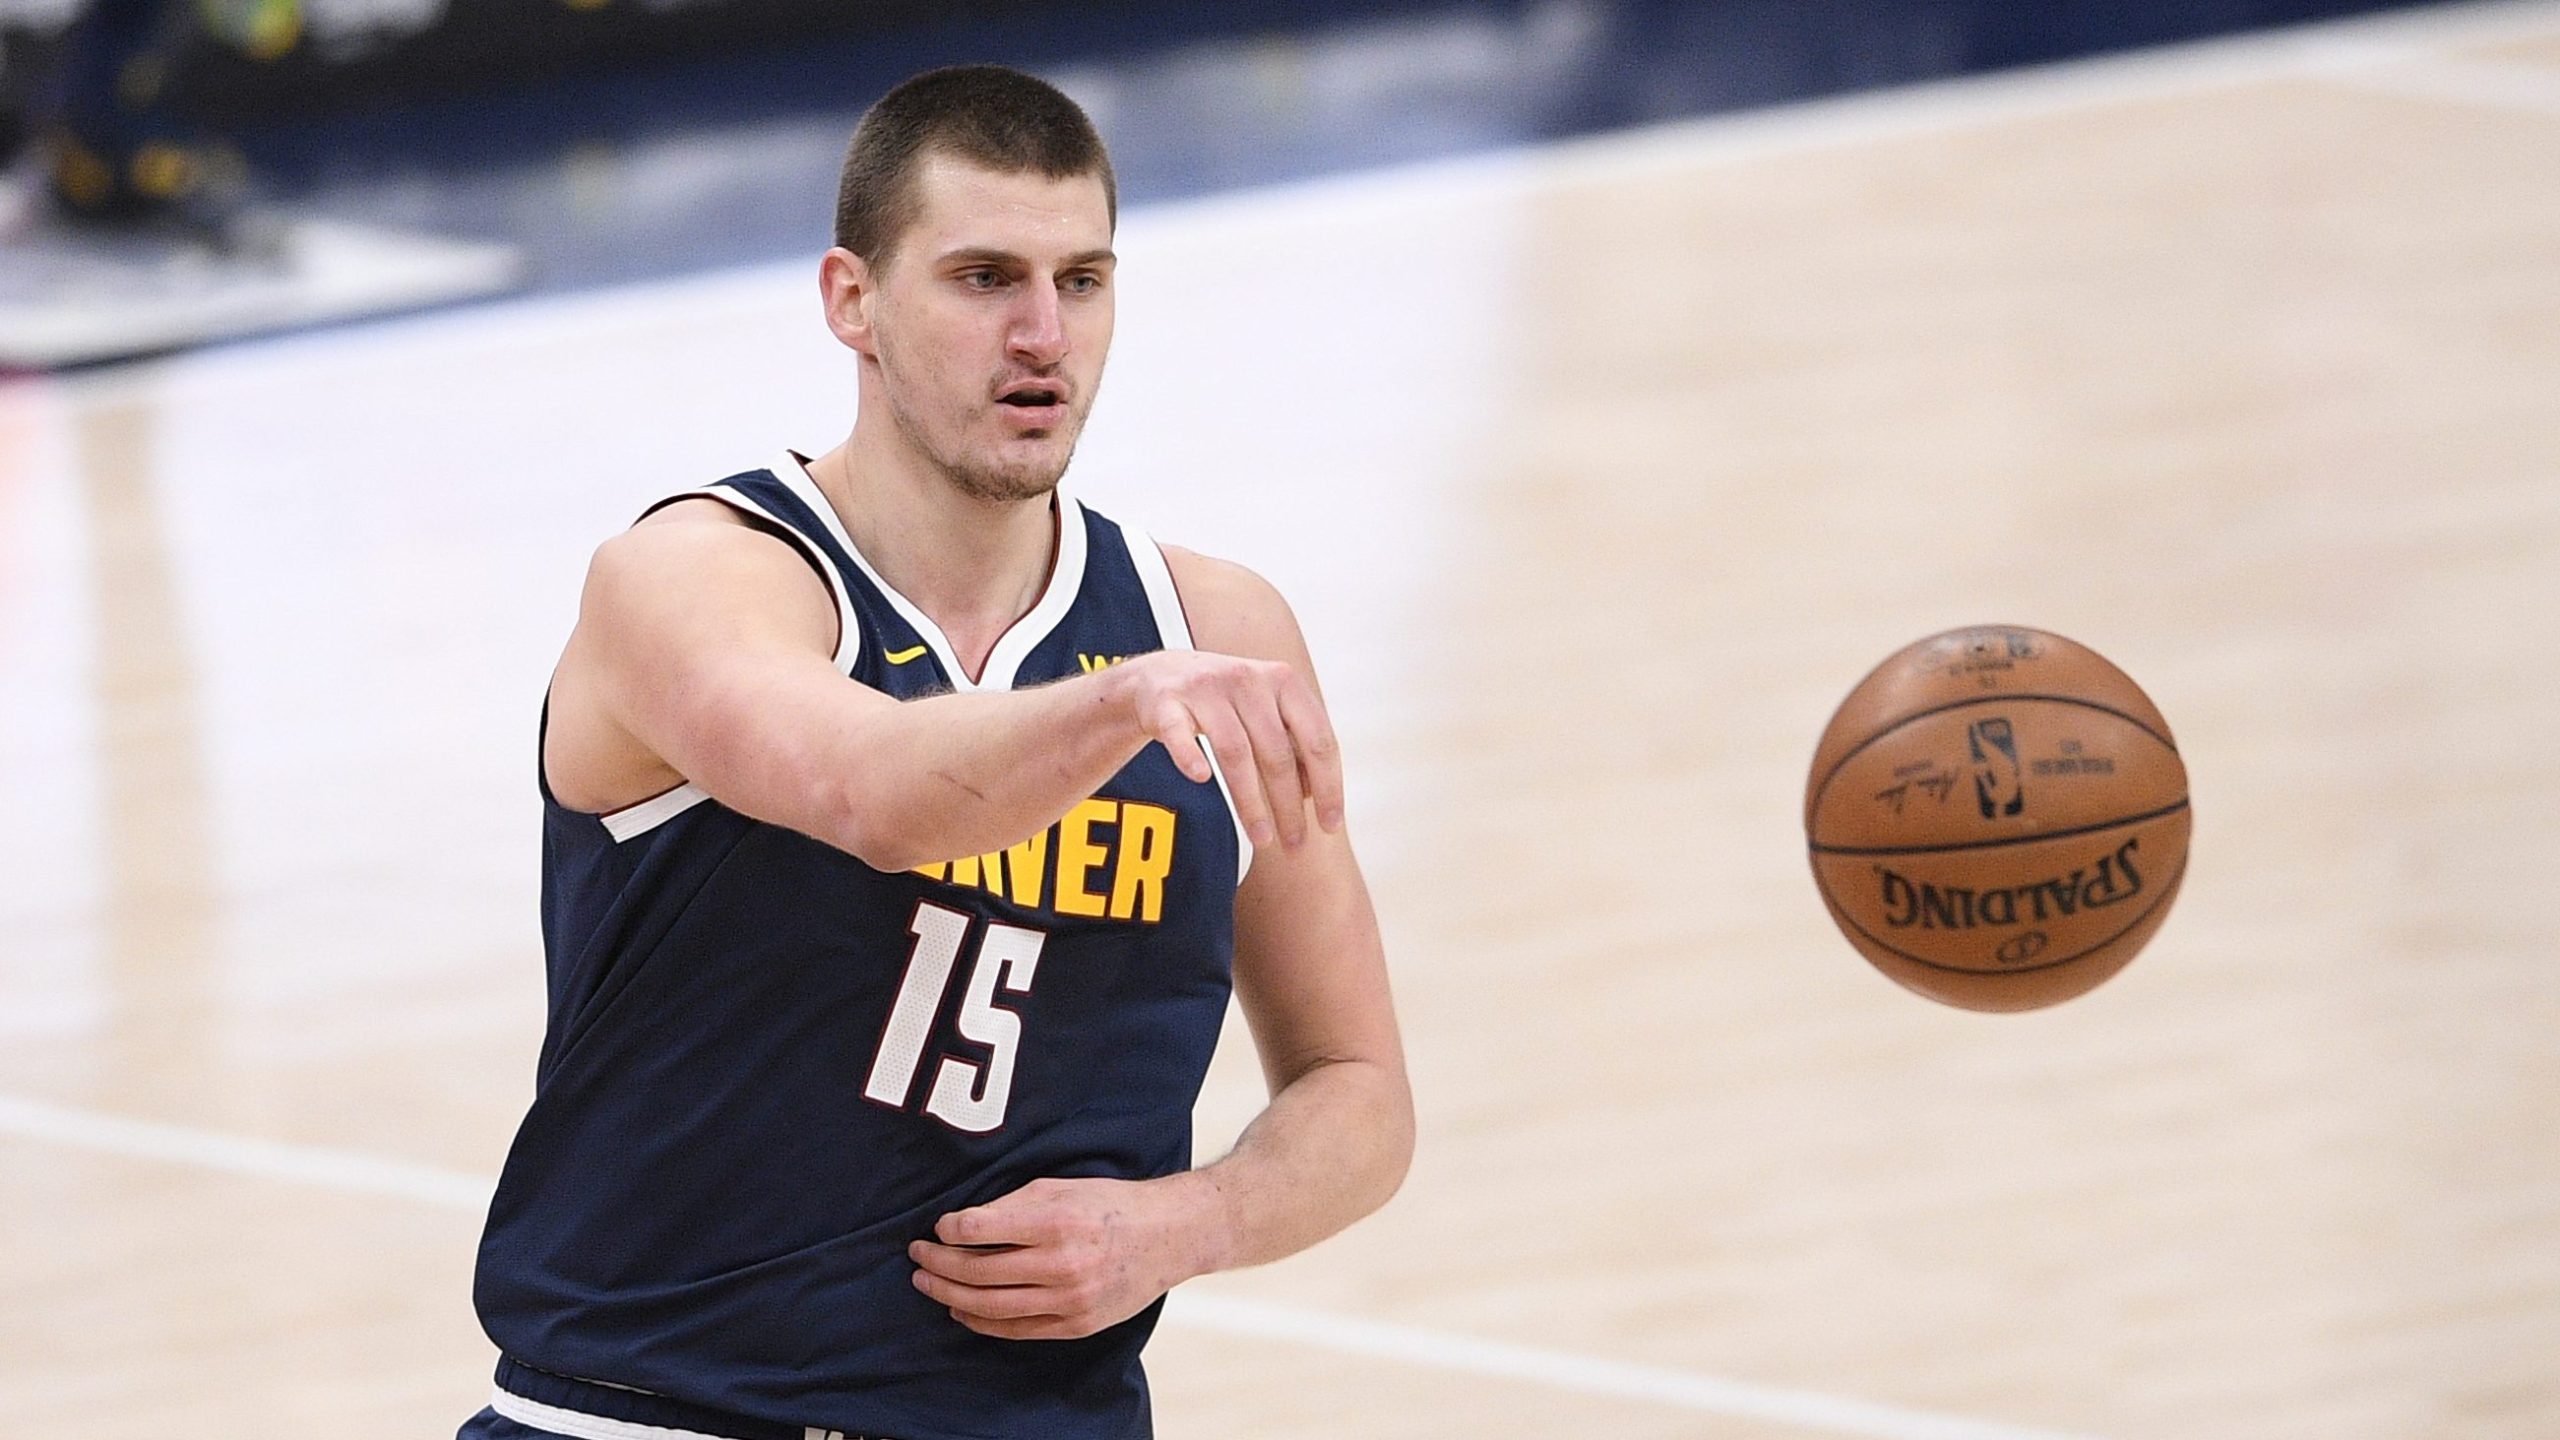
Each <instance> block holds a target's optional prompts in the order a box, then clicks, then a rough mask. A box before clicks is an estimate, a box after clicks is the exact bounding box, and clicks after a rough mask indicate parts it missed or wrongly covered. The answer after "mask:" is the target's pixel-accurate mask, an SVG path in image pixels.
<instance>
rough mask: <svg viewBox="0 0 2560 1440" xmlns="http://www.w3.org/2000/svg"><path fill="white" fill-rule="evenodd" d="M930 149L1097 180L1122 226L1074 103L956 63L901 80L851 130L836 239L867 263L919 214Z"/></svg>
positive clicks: (1111, 185)
mask: <svg viewBox="0 0 2560 1440" xmlns="http://www.w3.org/2000/svg"><path fill="white" fill-rule="evenodd" d="M930 153H941V154H946V155H951V156H955V157H957V158H959V159H962V160H966V161H969V162H971V163H972V164H977V165H983V166H985V167H986V168H988V169H990V170H1000V171H1006V172H1013V173H1019V172H1021V171H1026V170H1036V171H1038V172H1039V173H1041V174H1043V175H1046V176H1048V177H1049V178H1051V179H1053V180H1064V179H1067V178H1069V177H1071V176H1076V175H1099V176H1100V177H1102V195H1103V201H1104V203H1105V204H1106V205H1108V206H1109V207H1110V212H1111V223H1112V225H1113V226H1114V227H1115V228H1116V227H1117V226H1118V225H1119V223H1120V191H1119V187H1118V185H1117V184H1116V183H1115V182H1114V181H1113V180H1112V177H1111V156H1110V153H1109V152H1107V151H1105V150H1104V149H1103V148H1102V137H1101V136H1100V135H1099V134H1096V133H1095V131H1094V128H1093V122H1092V121H1091V120H1089V119H1087V118H1086V117H1085V113H1084V111H1083V110H1082V109H1081V108H1079V107H1078V106H1077V105H1076V102H1074V101H1073V100H1070V99H1068V98H1067V97H1066V96H1065V95H1063V94H1061V93H1059V91H1058V89H1057V87H1056V86H1053V85H1051V84H1049V83H1048V82H1047V81H1045V80H1040V79H1036V78H1034V77H1032V76H1029V75H1025V74H1023V73H1022V72H1021V71H1019V70H1010V69H1007V68H1006V67H1004V66H1002V65H954V66H951V67H949V68H947V69H942V70H928V71H926V72H925V73H923V74H921V75H918V76H916V77H914V78H913V79H911V80H907V81H905V82H903V83H901V84H900V85H899V86H898V87H897V88H896V89H894V90H892V91H890V92H889V93H888V94H886V95H883V96H881V97H880V102H879V103H878V104H876V105H874V106H872V107H871V109H870V110H869V111H868V112H867V113H865V114H864V115H863V117H862V123H861V124H860V125H858V126H856V127H854V132H853V143H852V144H851V145H850V146H848V147H846V150H845V157H844V177H843V179H842V180H841V181H839V182H838V184H837V186H836V234H835V243H837V244H838V245H841V246H843V247H844V248H845V249H847V250H850V251H852V252H853V253H854V254H856V255H859V256H861V257H862V258H863V259H864V260H865V261H866V262H868V263H870V264H872V265H878V264H881V263H882V262H883V261H885V260H886V259H887V258H888V252H889V250H890V248H891V247H892V246H893V245H894V244H895V243H896V242H897V239H898V237H899V235H900V234H902V233H903V232H904V231H905V230H906V228H907V226H908V225H909V224H911V223H913V222H914V220H915V218H916V204H917V202H916V194H915V173H916V168H917V166H918V164H919V163H920V162H921V160H922V158H923V157H924V156H925V155H927V154H930Z"/></svg>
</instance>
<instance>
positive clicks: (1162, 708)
mask: <svg viewBox="0 0 2560 1440" xmlns="http://www.w3.org/2000/svg"><path fill="white" fill-rule="evenodd" d="M1138 718H1139V723H1140V724H1143V725H1145V726H1146V727H1147V733H1148V734H1150V735H1153V736H1154V737H1156V738H1157V739H1158V740H1161V741H1163V742H1164V748H1165V752H1166V753H1167V754H1170V755H1171V756H1173V765H1174V768H1175V769H1177V770H1180V771H1181V772H1182V773H1183V774H1184V775H1185V776H1186V777H1188V778H1189V779H1190V780H1191V781H1192V783H1194V784H1198V785H1206V784H1208V783H1209V782H1210V780H1212V779H1213V778H1215V777H1214V776H1213V775H1212V773H1211V772H1210V769H1209V757H1208V756H1207V755H1206V754H1205V753H1203V752H1202V751H1201V749H1200V745H1199V736H1200V726H1199V725H1198V724H1197V723H1196V722H1194V721H1193V720H1192V718H1191V711H1190V710H1189V708H1187V707H1186V706H1184V705H1183V704H1182V702H1181V701H1179V700H1176V699H1174V698H1173V697H1172V696H1171V695H1166V696H1162V697H1160V698H1159V699H1158V700H1157V701H1156V702H1155V703H1154V704H1152V705H1151V706H1149V707H1148V709H1147V711H1146V713H1144V714H1143V715H1141V716H1139V717H1138Z"/></svg>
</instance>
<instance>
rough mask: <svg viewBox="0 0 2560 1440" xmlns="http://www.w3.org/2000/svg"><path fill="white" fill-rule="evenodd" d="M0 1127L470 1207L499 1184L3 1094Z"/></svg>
mask: <svg viewBox="0 0 2560 1440" xmlns="http://www.w3.org/2000/svg"><path fill="white" fill-rule="evenodd" d="M0 1133H6V1134H11V1135H16V1136H19V1137H21V1138H23V1139H28V1140H42V1141H46V1142H49V1143H51V1144H55V1145H68V1146H71V1147H74V1148H76V1149H81V1150H96V1151H101V1152H103V1153H105V1154H109V1155H122V1156H126V1157H128V1158H131V1159H136V1160H165V1161H168V1162H169V1163H171V1164H175V1165H194V1166H197V1167H200V1168H202V1169H206V1170H220V1171H223V1172H225V1173H226V1174H231V1175H246V1176H250V1177H252V1178H255V1179H259V1180H289V1181H292V1182H294V1183H295V1184H300V1185H314V1186H318V1187H319V1188H321V1189H324V1190H343V1191H345V1192H347V1193H349V1194H353V1195H388V1196H390V1197H392V1198H394V1199H398V1200H415V1201H418V1202H420V1203H421V1204H427V1205H441V1206H443V1207H445V1208H447V1209H451V1210H469V1211H472V1212H474V1213H475V1214H476V1213H480V1212H484V1211H486V1210H487V1209H488V1208H489V1194H490V1192H491V1191H492V1190H493V1189H495V1188H496V1187H495V1186H494V1185H493V1184H492V1183H491V1182H490V1181H488V1180H485V1179H482V1178H481V1177H480V1176H477V1175H467V1174H464V1173H463V1172H461V1171H459V1170H439V1169H436V1168H435V1167H433V1166H429V1165H416V1164H412V1163H410V1162H408V1161H405V1160H384V1159H380V1158H378V1157H376V1156H372V1155H360V1154H357V1153H356V1152H354V1151H351V1150H329V1149H324V1148H322V1147H320V1146H317V1145H295V1144H290V1143H288V1142H285V1141H281V1140H259V1139H255V1138H252V1137H250V1136H246V1135H225V1134H221V1133H219V1132H217V1131H212V1130H195V1129H190V1128H188V1127H186V1126H182V1125H163V1124H159V1123H157V1122H155V1121H149V1120H127V1119H125V1118H124V1117H123V1116H120V1115H102V1114H99V1113H98V1112H96V1111H94V1110H73V1109H70V1108H67V1107H65V1106H61V1105H48V1104H45V1103H44V1102H43V1101H40V1100H27V1099H22V1098H20V1097H18V1096H14V1095H0Z"/></svg>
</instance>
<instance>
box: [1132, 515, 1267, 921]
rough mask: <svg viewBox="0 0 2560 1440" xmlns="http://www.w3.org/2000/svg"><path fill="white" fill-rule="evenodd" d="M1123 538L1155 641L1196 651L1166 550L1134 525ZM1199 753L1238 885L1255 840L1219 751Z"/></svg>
mask: <svg viewBox="0 0 2560 1440" xmlns="http://www.w3.org/2000/svg"><path fill="white" fill-rule="evenodd" d="M1120 538H1121V540H1122V541H1123V542H1124V543H1126V544H1127V545H1128V547H1129V564H1130V566H1131V567H1132V568H1133V569H1135V570H1136V571H1137V572H1138V584H1139V586H1140V587H1141V588H1143V589H1144V590H1145V591H1146V592H1147V609H1148V610H1149V611H1150V612H1151V613H1152V614H1154V616H1155V621H1156V641H1157V643H1159V644H1161V645H1162V646H1163V647H1164V648H1165V649H1167V650H1194V649H1197V648H1199V647H1198V646H1195V645H1193V644H1192V643H1191V617H1190V615H1189V614H1188V613H1186V612H1185V611H1184V610H1183V608H1182V591H1181V590H1180V589H1179V588H1178V587H1177V586H1175V584H1174V583H1173V567H1172V566H1170V565H1167V564H1166V563H1165V559H1164V551H1163V549H1162V548H1161V547H1159V546H1158V545H1157V544H1156V542H1155V540H1154V538H1153V537H1152V536H1150V535H1148V534H1147V532H1145V531H1144V530H1140V529H1138V528H1136V527H1135V526H1131V525H1122V526H1121V527H1120ZM1198 743H1199V746H1200V753H1201V754H1203V755H1205V756H1207V757H1209V774H1210V777H1211V778H1212V779H1214V780H1216V781H1217V783H1218V795H1219V797H1220V798H1221V799H1223V800H1225V801H1226V802H1227V818H1228V819H1229V820H1230V821H1232V822H1234V824H1235V827H1236V883H1237V884H1238V885H1242V884H1243V883H1244V877H1245V875H1246V874H1247V873H1248V872H1250V871H1251V870H1252V869H1253V839H1252V837H1251V836H1248V835H1246V834H1245V833H1244V816H1242V815H1241V814H1239V813H1237V811H1236V797H1235V792H1234V790H1232V789H1231V788H1229V787H1228V785H1227V772H1226V770H1225V769H1224V768H1222V767H1221V766H1220V765H1219V764H1218V752H1217V751H1215V750H1212V749H1210V748H1209V742H1208V741H1207V740H1201V741H1199V742H1198Z"/></svg>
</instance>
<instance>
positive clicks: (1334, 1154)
mask: <svg viewBox="0 0 2560 1440" xmlns="http://www.w3.org/2000/svg"><path fill="white" fill-rule="evenodd" d="M1166 559H1167V561H1168V562H1169V565H1170V568H1171V569H1172V571H1173V575H1174V581H1175V584H1176V586H1177V587H1178V589H1179V590H1180V592H1181V595H1182V600H1183V605H1184V608H1185V610H1186V611H1187V612H1188V614H1189V615H1190V617H1191V625H1192V638H1193V641H1194V642H1195V643H1196V644H1197V645H1198V646H1199V647H1200V648H1201V649H1203V650H1214V651H1219V652H1222V653H1226V654H1232V655H1242V656H1247V657H1250V658H1254V659H1263V660H1279V661H1283V662H1286V663H1288V664H1290V665H1294V666H1296V667H1298V669H1299V671H1300V673H1301V674H1302V675H1304V676H1305V677H1306V678H1307V680H1308V683H1309V684H1310V685H1313V684H1314V679H1315V676H1314V668H1313V666H1312V665H1311V664H1310V662H1309V660H1308V657H1307V649H1306V642H1305V641H1304V639H1303V638H1302V637H1301V636H1300V634H1299V631H1298V624H1297V620H1296V618H1295V617H1294V616H1292V615H1291V614H1290V613H1289V607H1288V605H1287V604H1286V602H1284V601H1283V600H1282V599H1281V598H1280V595H1279V592H1278V591H1276V590H1274V589H1272V587H1271V586H1270V584H1269V583H1268V582H1266V581H1264V580H1263V579H1262V578H1261V577H1260V576H1257V575H1255V574H1253V573H1252V572H1251V571H1249V570H1246V569H1244V568H1243V567H1242V566H1238V565H1231V564H1228V563H1226V562H1224V561H1218V560H1211V559H1208V558H1206V557H1203V556H1199V555H1194V554H1191V553H1189V552H1187V551H1183V550H1178V549H1175V548H1173V547H1170V546H1168V547H1166ZM1319 693H1321V692H1319ZM1306 831H1307V835H1306V839H1305V840H1304V842H1302V843H1301V844H1299V845H1297V846H1295V847H1289V846H1280V845H1274V846H1266V847H1264V848H1262V849H1261V850H1259V851H1257V852H1256V853H1255V855H1254V858H1253V867H1252V869H1251V871H1250V872H1249V873H1248V874H1247V875H1246V877H1245V882H1244V884H1243V886H1242V887H1241V888H1240V889H1238V891H1237V892H1236V954H1235V984H1236V998H1237V1000H1238V1002H1239V1003H1240V1004H1242V1006H1243V1007H1244V1014H1245V1020H1246V1022H1247V1023H1248V1024H1249V1025H1250V1026H1251V1028H1252V1031H1253V1038H1254V1046H1255V1049H1256V1050H1257V1051H1258V1052H1259V1053H1260V1055H1261V1058H1262V1070H1263V1076H1264V1079H1265V1082H1266V1083H1267V1084H1268V1085H1269V1087H1270V1092H1271V1102H1270V1104H1269V1105H1268V1106H1267V1107H1265V1109H1264V1110H1263V1112H1262V1114H1261V1115H1260V1116H1258V1117H1257V1118H1256V1119H1255V1120H1254V1122H1253V1123H1252V1124H1251V1125H1250V1126H1248V1127H1246V1129H1245V1132H1244V1134H1243V1136H1242V1137H1240V1138H1239V1139H1238V1140H1237V1141H1236V1145H1235V1148H1234V1150H1232V1151H1230V1152H1229V1153H1228V1154H1227V1155H1226V1156H1225V1157H1224V1158H1223V1159H1220V1160H1219V1161H1217V1162H1216V1163H1215V1164H1212V1165H1207V1166H1204V1167H1202V1168H1200V1169H1197V1170H1190V1171H1185V1172H1183V1173H1181V1174H1178V1175H1170V1176H1166V1177H1164V1178H1163V1179H1160V1180H1145V1181H1127V1180H1096V1179H1081V1180H1062V1179H1050V1180H1037V1181H1034V1182H1032V1183H1031V1184H1029V1185H1026V1186H1024V1187H1023V1188H1021V1189H1020V1190H1017V1191H1014V1192H1013V1193H1012V1194H1009V1195H1006V1196H1003V1197H1000V1198H998V1199H996V1200H993V1201H990V1202H989V1203H987V1204H985V1205H980V1206H976V1207H974V1208H972V1209H968V1210H959V1211H954V1212H953V1213H951V1214H949V1215H946V1216H944V1217H943V1218H942V1220H941V1222H940V1223H939V1224H937V1225H936V1226H935V1227H934V1228H935V1239H934V1240H933V1241H921V1240H920V1241H917V1242H916V1243H915V1244H914V1245H913V1246H911V1247H910V1249H909V1255H910V1258H912V1259H914V1260H915V1262H916V1265H917V1267H918V1268H917V1270H916V1286H917V1288H918V1289H920V1290H922V1291H924V1292H925V1293H926V1294H927V1295H930V1296H932V1297H933V1298H934V1299H935V1300H938V1301H940V1302H941V1303H942V1304H944V1305H946V1306H948V1307H950V1310H951V1313H952V1315H953V1317H954V1318H955V1319H957V1320H959V1321H960V1323H962V1324H964V1325H967V1326H968V1327H969V1328H970V1329H972V1330H976V1331H978V1332H980V1333H981V1334H987V1335H997V1336H1003V1337H1006V1338H1011V1339H1072V1338H1075V1337H1077V1336H1082V1335H1090V1334H1092V1333H1094V1332H1095V1331H1097V1330H1101V1329H1104V1328H1106V1327H1108V1326H1111V1325H1115V1324H1117V1323H1119V1322H1120V1321H1122V1320H1125V1319H1127V1318H1128V1317H1130V1316H1131V1315H1134V1314H1136V1313H1137V1312H1138V1311H1140V1310H1142V1309H1144V1308H1145V1307H1146V1306H1147V1305H1149V1304H1151V1303H1153V1302H1154V1300H1155V1299H1156V1297H1157V1296H1159V1295H1162V1294H1163V1293H1165V1292H1166V1291H1167V1290H1170V1289H1172V1288H1173V1287H1174V1286H1176V1285H1178V1284H1180V1283H1182V1282H1183V1281H1185V1280H1188V1279H1191V1278H1193V1277H1195V1276H1199V1275H1205V1274H1208V1273H1210V1272H1212V1271H1217V1270H1230V1269H1236V1268H1239V1267H1242V1266H1247V1265H1260V1264H1264V1263H1266V1262H1269V1261H1272V1260H1277V1259H1279V1258H1281V1257H1282V1256H1284V1255H1291V1254H1295V1253H1296V1252H1298V1251H1300V1250H1303V1249H1305V1248H1306V1247H1308V1246H1310V1245H1313V1244H1315V1243H1316V1242H1317V1241H1319V1240H1322V1239H1324V1238H1325V1237H1326V1236H1329V1235H1332V1234H1333V1233H1335V1232H1336V1231H1338V1230H1341V1229H1342V1228H1343V1227H1344V1226H1347V1225H1349V1224H1350V1223H1351V1222H1352V1221H1354V1220H1357V1219H1359V1218H1360V1217H1361V1216H1363V1215H1366V1214H1368V1213H1369V1212H1370V1211H1372V1210H1375V1209H1377V1208H1378V1207H1379V1206H1380V1205H1383V1204H1385V1203H1386V1201H1387V1197H1388V1196H1390V1195H1392V1194H1394V1193H1395V1190H1396V1187H1397V1186H1398V1185H1399V1184H1400V1183H1402V1181H1403V1179H1404V1173H1405V1168H1406V1166H1407V1164H1408V1163H1409V1162H1410V1160H1411V1158H1412V1155H1413V1097H1412V1093H1411V1091H1410V1089H1409V1088H1408V1086H1407V1084H1406V1080H1405V1068H1404V1047H1403V1042H1402V1041H1401V1040H1400V1038H1399V1037H1398V1034H1397V1030H1396V1021H1395V1008H1394V1004H1393V1002H1392V1000H1391V998H1390V996H1389V993H1388V987H1387V968H1386V957H1385V952H1384V947H1383V946H1382V944H1381V943H1380V939H1379V934H1378V920H1377V915H1376V913H1375V911H1374V910H1373V909H1372V908H1371V906H1370V903H1369V891H1368V886H1367V884H1366V883H1365V882H1364V881H1363V880H1362V878H1361V875H1360V866H1359V862H1358V861H1357V860H1356V859H1355V858H1354V857H1353V854H1352V850H1351V842H1350V836H1349V833H1348V831H1347V830H1330V831H1329V830H1326V829H1325V828H1323V827H1322V826H1319V825H1309V826H1307V827H1306Z"/></svg>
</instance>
